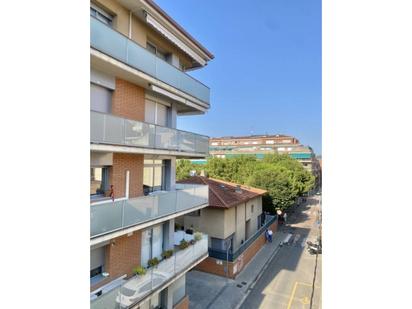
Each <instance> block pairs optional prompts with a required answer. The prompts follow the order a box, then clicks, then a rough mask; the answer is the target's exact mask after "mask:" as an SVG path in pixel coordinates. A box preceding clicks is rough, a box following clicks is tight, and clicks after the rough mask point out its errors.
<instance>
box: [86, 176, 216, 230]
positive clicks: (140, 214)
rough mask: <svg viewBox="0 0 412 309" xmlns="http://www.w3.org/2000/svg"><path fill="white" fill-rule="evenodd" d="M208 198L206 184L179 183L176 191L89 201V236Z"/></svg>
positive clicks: (196, 204)
mask: <svg viewBox="0 0 412 309" xmlns="http://www.w3.org/2000/svg"><path fill="white" fill-rule="evenodd" d="M208 202H209V187H208V186H206V185H191V184H176V190H175V191H167V192H165V191H161V192H158V193H156V194H154V195H148V196H141V197H136V198H132V199H124V200H118V201H114V202H113V201H112V200H109V201H104V202H99V203H92V204H91V205H90V237H91V238H93V237H96V236H100V235H104V234H107V233H111V232H114V231H117V230H121V229H124V228H127V227H131V226H133V225H136V224H140V223H143V222H147V221H151V220H154V219H158V218H161V217H164V216H167V215H171V214H175V213H178V212H181V211H185V210H188V209H191V208H194V207H197V206H200V205H203V204H207V203H208Z"/></svg>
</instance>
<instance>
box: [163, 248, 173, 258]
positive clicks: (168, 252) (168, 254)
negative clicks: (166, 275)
mask: <svg viewBox="0 0 412 309" xmlns="http://www.w3.org/2000/svg"><path fill="white" fill-rule="evenodd" d="M172 255H173V250H171V249H170V250H165V251H163V252H162V258H163V259H164V260H166V259H168V258H170V257H172Z"/></svg>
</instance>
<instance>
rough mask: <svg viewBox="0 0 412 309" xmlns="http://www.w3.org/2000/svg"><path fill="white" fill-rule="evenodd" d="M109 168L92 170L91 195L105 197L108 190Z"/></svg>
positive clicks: (93, 168) (94, 168)
mask: <svg viewBox="0 0 412 309" xmlns="http://www.w3.org/2000/svg"><path fill="white" fill-rule="evenodd" d="M108 174H109V173H108V168H107V167H92V168H90V195H104V193H105V191H106V190H108V189H109V188H108V187H109V186H108Z"/></svg>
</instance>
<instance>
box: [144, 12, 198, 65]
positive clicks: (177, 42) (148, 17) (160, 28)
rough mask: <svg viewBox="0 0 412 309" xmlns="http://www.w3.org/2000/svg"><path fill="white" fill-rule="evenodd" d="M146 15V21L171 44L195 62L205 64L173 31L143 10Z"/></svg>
mask: <svg viewBox="0 0 412 309" xmlns="http://www.w3.org/2000/svg"><path fill="white" fill-rule="evenodd" d="M145 15H146V22H147V23H148V24H149V25H151V26H152V27H153V28H155V29H156V30H157V31H159V32H160V33H161V34H163V35H164V36H165V37H166V38H167V39H168V40H170V41H171V42H172V43H173V44H175V45H176V46H177V47H179V48H180V49H181V50H182V51H183V52H185V53H186V54H188V55H189V56H190V57H192V58H193V59H194V60H195V61H196V62H198V63H199V64H200V65H201V66H205V65H206V61H205V60H204V59H203V58H202V57H200V56H199V55H198V54H196V53H195V52H194V51H193V50H192V49H191V48H190V47H189V46H187V45H186V44H185V43H183V42H182V41H181V40H180V39H178V38H177V37H176V36H175V35H174V34H173V33H171V32H170V31H169V30H167V29H166V28H165V27H164V26H162V25H161V24H160V23H159V22H158V21H157V20H156V19H154V17H152V16H151V15H150V14H149V13H147V12H145Z"/></svg>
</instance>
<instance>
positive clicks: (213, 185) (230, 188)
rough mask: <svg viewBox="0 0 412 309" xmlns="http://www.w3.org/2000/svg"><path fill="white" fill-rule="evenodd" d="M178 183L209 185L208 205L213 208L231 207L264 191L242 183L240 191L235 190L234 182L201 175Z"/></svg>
mask: <svg viewBox="0 0 412 309" xmlns="http://www.w3.org/2000/svg"><path fill="white" fill-rule="evenodd" d="M178 183H189V184H190V183H192V184H202V185H209V207H213V208H231V207H233V206H236V205H238V204H241V203H245V202H247V201H249V200H251V199H252V198H255V197H258V196H260V195H262V194H264V193H266V191H265V190H261V189H257V188H252V187H247V186H243V185H241V186H240V189H241V190H240V191H241V192H240V191H239V192H236V186H237V184H235V183H231V182H227V181H223V180H219V179H213V178H207V177H203V176H193V177H190V178H188V179H185V180H181V181H178Z"/></svg>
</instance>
